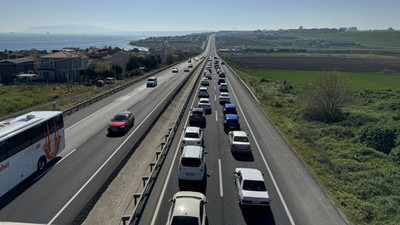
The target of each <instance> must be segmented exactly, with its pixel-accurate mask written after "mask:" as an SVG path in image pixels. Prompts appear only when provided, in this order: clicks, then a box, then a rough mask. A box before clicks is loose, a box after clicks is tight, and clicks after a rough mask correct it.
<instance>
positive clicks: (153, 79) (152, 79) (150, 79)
mask: <svg viewBox="0 0 400 225" xmlns="http://www.w3.org/2000/svg"><path fill="white" fill-rule="evenodd" d="M147 80H148V81H155V80H156V79H155V78H149V79H147Z"/></svg>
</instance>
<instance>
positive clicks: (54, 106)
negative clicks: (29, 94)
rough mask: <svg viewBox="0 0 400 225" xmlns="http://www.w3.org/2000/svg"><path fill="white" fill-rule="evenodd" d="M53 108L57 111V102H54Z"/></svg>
mask: <svg viewBox="0 0 400 225" xmlns="http://www.w3.org/2000/svg"><path fill="white" fill-rule="evenodd" d="M53 110H54V111H56V110H57V105H56V102H53Z"/></svg>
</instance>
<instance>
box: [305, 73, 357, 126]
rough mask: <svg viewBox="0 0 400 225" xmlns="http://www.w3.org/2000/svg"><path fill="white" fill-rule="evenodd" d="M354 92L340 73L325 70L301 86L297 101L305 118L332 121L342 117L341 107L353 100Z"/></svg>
mask: <svg viewBox="0 0 400 225" xmlns="http://www.w3.org/2000/svg"><path fill="white" fill-rule="evenodd" d="M355 93H356V92H355V91H354V90H353V89H352V88H351V87H350V86H349V85H348V84H347V82H346V80H345V79H343V78H342V76H341V74H340V73H338V72H326V73H324V74H322V75H321V76H320V77H319V78H317V79H316V80H314V81H312V82H311V83H309V84H305V85H304V86H303V88H302V89H301V90H300V93H299V101H300V104H301V105H302V106H303V107H304V115H305V116H306V118H307V119H310V120H319V121H323V122H326V123H332V122H337V121H340V120H342V119H343V118H344V114H343V112H342V109H343V108H344V107H345V106H348V105H350V104H351V103H352V102H354V101H355Z"/></svg>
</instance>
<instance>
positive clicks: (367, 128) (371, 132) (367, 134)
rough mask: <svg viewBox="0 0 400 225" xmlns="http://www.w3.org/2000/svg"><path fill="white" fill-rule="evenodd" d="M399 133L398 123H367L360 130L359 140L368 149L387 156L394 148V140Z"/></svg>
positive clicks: (399, 123)
mask: <svg viewBox="0 0 400 225" xmlns="http://www.w3.org/2000/svg"><path fill="white" fill-rule="evenodd" d="M399 132H400V122H398V121H388V122H378V123H368V124H367V125H364V126H362V127H361V128H360V130H359V132H358V136H359V140H360V141H361V142H362V143H364V144H365V145H367V146H368V147H371V148H374V149H376V150H378V151H381V152H383V153H386V154H389V153H390V151H391V150H392V148H394V147H395V146H396V139H397V136H399Z"/></svg>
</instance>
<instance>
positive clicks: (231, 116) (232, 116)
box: [225, 114, 238, 120]
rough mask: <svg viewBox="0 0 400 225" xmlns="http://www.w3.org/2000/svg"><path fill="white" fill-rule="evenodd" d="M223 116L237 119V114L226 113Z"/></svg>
mask: <svg viewBox="0 0 400 225" xmlns="http://www.w3.org/2000/svg"><path fill="white" fill-rule="evenodd" d="M225 117H226V118H227V119H228V120H237V118H238V117H237V115H235V114H226V115H225Z"/></svg>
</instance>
